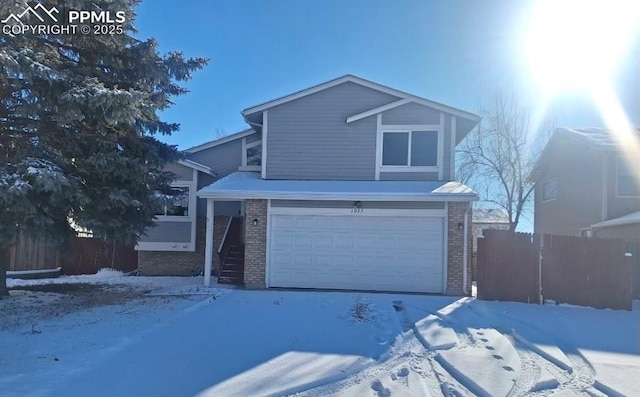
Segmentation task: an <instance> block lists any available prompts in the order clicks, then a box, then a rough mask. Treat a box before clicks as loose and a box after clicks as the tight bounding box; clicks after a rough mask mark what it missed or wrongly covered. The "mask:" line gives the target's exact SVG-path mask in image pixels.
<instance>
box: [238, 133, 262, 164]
mask: <svg viewBox="0 0 640 397" xmlns="http://www.w3.org/2000/svg"><path fill="white" fill-rule="evenodd" d="M261 166H262V141H261V140H260V141H255V142H251V143H247V141H246V139H243V140H242V166H240V170H241V171H260V167H261Z"/></svg>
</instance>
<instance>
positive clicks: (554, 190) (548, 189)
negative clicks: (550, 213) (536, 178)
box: [542, 179, 558, 202]
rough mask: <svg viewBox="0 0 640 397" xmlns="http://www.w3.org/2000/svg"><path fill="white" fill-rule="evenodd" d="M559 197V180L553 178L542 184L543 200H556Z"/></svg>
mask: <svg viewBox="0 0 640 397" xmlns="http://www.w3.org/2000/svg"><path fill="white" fill-rule="evenodd" d="M557 197H558V181H557V180H555V179H551V180H549V181H546V182H544V183H543V184H542V202H547V201H551V200H555V199H556V198H557Z"/></svg>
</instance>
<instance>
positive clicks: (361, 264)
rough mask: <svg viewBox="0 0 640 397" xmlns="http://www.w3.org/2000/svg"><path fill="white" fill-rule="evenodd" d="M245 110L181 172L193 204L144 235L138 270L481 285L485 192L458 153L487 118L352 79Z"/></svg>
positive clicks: (267, 280) (406, 287) (342, 283)
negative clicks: (236, 124)
mask: <svg viewBox="0 0 640 397" xmlns="http://www.w3.org/2000/svg"><path fill="white" fill-rule="evenodd" d="M242 115H243V116H244V119H245V121H246V122H247V124H249V126H250V127H251V128H250V129H248V130H246V131H242V132H239V133H237V134H233V135H230V136H227V137H224V138H221V139H218V140H214V141H211V142H208V143H205V144H202V145H200V146H197V147H194V148H191V149H188V150H187V151H186V152H187V153H188V160H186V161H183V162H181V163H180V164H175V165H172V166H171V167H170V169H171V170H172V171H173V172H175V173H176V175H177V176H178V180H176V182H175V186H177V187H180V188H182V189H184V192H185V194H184V198H183V199H181V200H176V202H174V203H171V204H170V205H168V206H167V211H165V213H163V214H159V216H158V226H157V227H156V228H153V229H151V230H149V232H148V233H147V236H145V237H143V239H142V240H141V241H140V243H139V245H138V248H137V249H138V251H139V273H140V274H147V275H150V274H167V275H168V274H194V273H201V272H202V271H203V270H204V275H205V284H206V285H209V283H210V280H209V279H210V275H211V273H212V270H213V272H214V274H216V275H218V276H219V281H220V282H225V281H226V282H236V283H242V284H244V285H246V286H247V287H258V288H265V287H266V288H269V287H287V288H318V289H349V290H378V291H403V292H423V293H446V294H468V293H470V291H471V266H470V265H471V257H472V256H471V249H472V240H471V208H472V207H471V202H473V201H475V200H477V199H478V196H477V194H476V193H475V192H474V191H473V190H471V189H470V188H468V187H467V186H464V185H463V184H461V183H458V182H455V181H454V179H455V175H454V170H455V164H454V150H455V147H456V145H457V144H458V143H460V141H461V140H462V139H464V137H465V136H466V135H467V134H468V133H469V132H470V131H471V130H472V129H473V128H474V127H475V126H476V124H477V123H478V122H479V117H478V116H477V115H475V114H472V113H469V112H466V111H463V110H460V109H456V108H453V107H451V106H447V105H443V104H440V103H437V102H434V101H430V100H428V99H425V98H421V97H418V96H415V95H411V94H408V93H405V92H402V91H399V90H396V89H393V88H389V87H386V86H383V85H380V84H377V83H373V82H371V81H367V80H364V79H362V78H358V77H355V76H351V75H347V76H344V77H341V78H338V79H335V80H332V81H329V82H326V83H323V84H320V85H317V86H314V87H311V88H308V89H305V90H302V91H299V92H296V93H294V94H291V95H287V96H284V97H281V98H278V99H275V100H272V101H269V102H266V103H263V104H260V105H257V106H253V107H250V108H248V109H245V110H244V111H243V112H242ZM196 192H197V193H196ZM196 197H197V198H196ZM207 220H213V222H207Z"/></svg>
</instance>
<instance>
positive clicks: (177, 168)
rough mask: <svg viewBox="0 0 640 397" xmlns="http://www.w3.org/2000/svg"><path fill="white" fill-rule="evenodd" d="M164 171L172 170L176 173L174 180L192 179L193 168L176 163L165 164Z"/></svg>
mask: <svg viewBox="0 0 640 397" xmlns="http://www.w3.org/2000/svg"><path fill="white" fill-rule="evenodd" d="M164 170H165V171H169V172H173V173H174V174H176V180H180V181H191V180H193V169H192V168H189V167H185V166H184V165H181V164H178V163H172V164H167V165H166V166H165V167H164Z"/></svg>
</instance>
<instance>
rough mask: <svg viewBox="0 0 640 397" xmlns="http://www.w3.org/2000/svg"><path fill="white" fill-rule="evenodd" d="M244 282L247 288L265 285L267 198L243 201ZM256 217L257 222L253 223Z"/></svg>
mask: <svg viewBox="0 0 640 397" xmlns="http://www.w3.org/2000/svg"><path fill="white" fill-rule="evenodd" d="M244 219H245V229H244V230H245V242H244V284H245V286H246V287H248V288H265V287H266V260H267V200H247V201H246V202H245V217H244ZM254 219H257V220H258V224H257V225H255V226H254V225H253V220H254Z"/></svg>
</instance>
